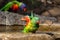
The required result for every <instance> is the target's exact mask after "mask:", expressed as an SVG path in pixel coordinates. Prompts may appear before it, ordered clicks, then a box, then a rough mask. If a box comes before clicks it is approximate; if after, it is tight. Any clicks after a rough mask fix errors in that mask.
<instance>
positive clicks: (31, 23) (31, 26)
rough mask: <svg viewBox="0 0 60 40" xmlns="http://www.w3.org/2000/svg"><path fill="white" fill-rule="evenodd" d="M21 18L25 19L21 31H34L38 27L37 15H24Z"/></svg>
mask: <svg viewBox="0 0 60 40" xmlns="http://www.w3.org/2000/svg"><path fill="white" fill-rule="evenodd" d="M22 20H26V21H27V23H26V26H24V29H23V33H30V32H31V33H35V32H36V30H37V29H38V28H39V17H35V16H33V14H32V15H31V16H25V17H24V18H22Z"/></svg>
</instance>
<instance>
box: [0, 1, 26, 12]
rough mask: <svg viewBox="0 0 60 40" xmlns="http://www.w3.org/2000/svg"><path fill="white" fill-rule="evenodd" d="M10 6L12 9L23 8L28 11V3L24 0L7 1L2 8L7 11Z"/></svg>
mask: <svg viewBox="0 0 60 40" xmlns="http://www.w3.org/2000/svg"><path fill="white" fill-rule="evenodd" d="M9 8H11V9H12V10H15V11H16V10H18V9H21V10H23V11H26V10H27V8H26V4H24V3H23V2H18V1H16V0H14V1H12V2H9V3H7V4H6V5H5V6H4V7H3V8H1V9H0V10H3V11H7V10H9Z"/></svg>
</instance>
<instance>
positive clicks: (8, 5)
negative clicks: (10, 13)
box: [1, 2, 13, 11]
mask: <svg viewBox="0 0 60 40" xmlns="http://www.w3.org/2000/svg"><path fill="white" fill-rule="evenodd" d="M12 5H13V2H9V3H8V4H7V5H5V6H4V7H3V8H1V10H4V11H7V10H8V9H9V8H10V7H11V6H12Z"/></svg>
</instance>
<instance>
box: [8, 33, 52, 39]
mask: <svg viewBox="0 0 60 40" xmlns="http://www.w3.org/2000/svg"><path fill="white" fill-rule="evenodd" d="M14 36H15V35H13V36H12V35H11V36H10V37H8V39H9V40H53V38H52V37H51V36H49V35H47V34H27V35H22V36H21V35H20V36H15V37H14Z"/></svg>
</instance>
